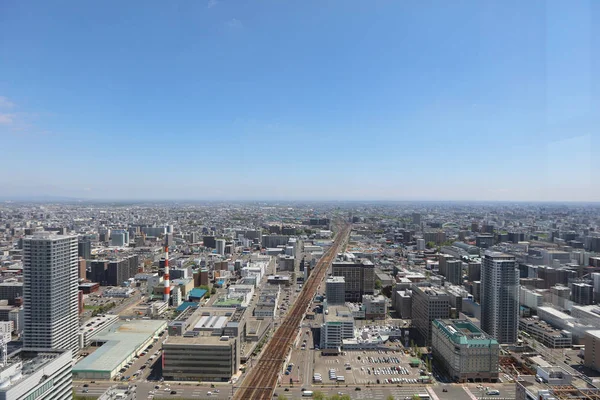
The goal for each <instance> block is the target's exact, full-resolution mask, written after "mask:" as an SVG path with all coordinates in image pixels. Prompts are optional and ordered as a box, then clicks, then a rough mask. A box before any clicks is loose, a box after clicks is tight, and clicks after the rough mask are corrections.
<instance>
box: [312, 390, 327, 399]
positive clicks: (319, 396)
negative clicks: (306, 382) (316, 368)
mask: <svg viewBox="0 0 600 400" xmlns="http://www.w3.org/2000/svg"><path fill="white" fill-rule="evenodd" d="M313 399H315V400H326V398H325V394H324V393H323V392H321V391H320V390H317V391H315V392H314V393H313Z"/></svg>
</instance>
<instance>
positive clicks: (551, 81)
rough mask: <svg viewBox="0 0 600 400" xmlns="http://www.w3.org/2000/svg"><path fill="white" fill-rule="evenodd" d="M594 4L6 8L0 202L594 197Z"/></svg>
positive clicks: (226, 2)
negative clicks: (50, 199)
mask: <svg viewBox="0 0 600 400" xmlns="http://www.w3.org/2000/svg"><path fill="white" fill-rule="evenodd" d="M599 74H600V2H597V1H594V0H582V1H570V2H562V1H550V0H549V1H540V0H533V1H525V2H524V1H520V0H519V1H513V0H498V1H476V0H472V1H460V0H457V1H452V2H450V1H447V0H439V1H427V0H421V1H391V0H390V1H378V0H369V1H354V0H339V1H327V0H304V1H285V0H254V1H246V0H208V1H200V0H187V1H164V0H157V1H153V0H144V1H141V0H140V1H136V0H131V1H109V0H107V1H101V2H90V1H79V0H74V1H60V0H57V1H52V2H48V1H21V0H4V1H1V2H0V149H1V152H0V154H1V157H0V160H1V161H2V173H0V198H7V197H8V198H10V197H20V196H63V197H74V198H82V199H135V200H163V199H181V200H185V199H189V200H203V199H222V200H229V199H231V200H238V199H239V200H252V199H264V200H270V199H276V200H286V199H290V200H303V199H307V200H477V201H481V200H501V201H504V200H514V201H600V185H599V181H600V180H599V179H598V177H599V176H600V167H599V163H598V162H597V160H596V159H597V156H594V155H593V154H597V151H596V150H597V149H598V145H599V133H600V132H599V129H600V128H599V127H600V79H599Z"/></svg>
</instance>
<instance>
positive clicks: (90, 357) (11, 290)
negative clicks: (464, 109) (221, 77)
mask: <svg viewBox="0 0 600 400" xmlns="http://www.w3.org/2000/svg"><path fill="white" fill-rule="evenodd" d="M598 211H599V208H598V206H597V205H584V204H581V205H577V204H569V205H558V204H517V203H506V204H502V203H482V204H466V203H434V202H431V203H420V204H417V203H414V204H413V203H384V202H381V203H371V204H366V203H353V202H345V203H333V202H330V203H293V202H288V203H275V202H271V203H269V202H262V203H261V202H254V203H216V202H213V203H189V204H184V203H179V204H177V203H173V204H169V203H157V204H144V203H110V204H109V203H105V204H103V203H91V202H90V203H82V202H77V203H72V204H70V203H56V204H51V203H29V204H27V203H13V202H4V203H2V204H1V205H0V266H1V283H0V301H1V302H2V303H1V304H0V330H1V333H2V335H0V353H1V357H0V399H28V400H29V399H71V398H75V399H122V400H128V399H146V398H147V399H231V398H233V399H267V398H279V399H285V398H287V399H296V398H315V399H325V398H327V399H350V398H351V399H411V400H412V399H456V400H459V399H465V400H468V399H519V400H524V399H545V400H549V399H600V389H599V387H600V306H598V301H599V300H600V218H599V213H598Z"/></svg>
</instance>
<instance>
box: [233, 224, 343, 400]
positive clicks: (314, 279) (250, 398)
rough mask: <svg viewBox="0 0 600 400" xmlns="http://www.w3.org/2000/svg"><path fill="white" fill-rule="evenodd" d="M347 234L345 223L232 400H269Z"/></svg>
mask: <svg viewBox="0 0 600 400" xmlns="http://www.w3.org/2000/svg"><path fill="white" fill-rule="evenodd" d="M350 231H351V225H350V224H345V225H343V226H342V227H341V229H339V230H338V233H337V235H336V238H335V241H334V243H333V245H332V246H331V248H329V250H327V252H326V253H325V254H324V255H323V257H321V259H320V260H319V262H318V263H317V265H316V267H315V269H314V271H313V273H312V274H311V275H310V277H309V278H308V280H307V282H306V283H305V285H304V287H303V289H302V292H301V293H300V295H299V296H298V297H297V298H296V301H295V302H294V305H293V306H292V308H291V310H290V312H289V314H288V315H287V316H286V318H285V320H284V321H283V322H282V323H281V325H280V326H279V328H277V330H276V331H275V334H274V335H273V337H272V338H271V340H270V341H269V342H268V344H267V346H266V347H265V348H264V349H263V351H262V355H261V357H260V359H259V360H258V362H257V363H256V365H255V366H254V367H253V368H252V369H251V371H250V373H249V374H248V376H246V378H245V379H244V382H242V385H241V386H240V387H239V388H238V390H237V391H236V393H235V395H234V396H233V398H234V399H240V400H242V399H243V400H258V399H265V400H266V399H271V398H272V396H273V392H274V390H275V387H276V386H277V380H278V379H279V376H280V374H281V372H282V369H283V363H284V361H285V360H286V358H287V356H288V354H289V352H290V351H291V347H292V343H293V341H294V339H295V338H296V335H297V334H298V330H299V329H300V324H301V322H302V319H303V318H304V315H305V314H306V312H307V310H308V307H309V305H310V304H311V302H312V299H313V297H314V295H315V293H316V291H317V289H318V288H319V286H320V284H321V283H322V281H323V279H324V278H325V275H326V274H327V270H328V268H329V266H330V265H331V263H332V262H333V260H334V259H335V257H336V255H337V253H338V251H339V250H340V249H342V248H343V246H344V245H345V244H346V242H347V240H348V237H349V235H350Z"/></svg>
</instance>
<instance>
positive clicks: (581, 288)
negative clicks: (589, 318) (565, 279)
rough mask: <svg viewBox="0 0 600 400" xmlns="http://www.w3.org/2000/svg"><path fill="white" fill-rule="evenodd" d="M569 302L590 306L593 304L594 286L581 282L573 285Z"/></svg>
mask: <svg viewBox="0 0 600 400" xmlns="http://www.w3.org/2000/svg"><path fill="white" fill-rule="evenodd" d="M571 300H572V301H573V302H575V303H577V304H581V305H584V306H587V305H590V304H592V303H593V302H594V286H592V285H590V284H587V283H583V282H576V283H573V284H572V285H571Z"/></svg>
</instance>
